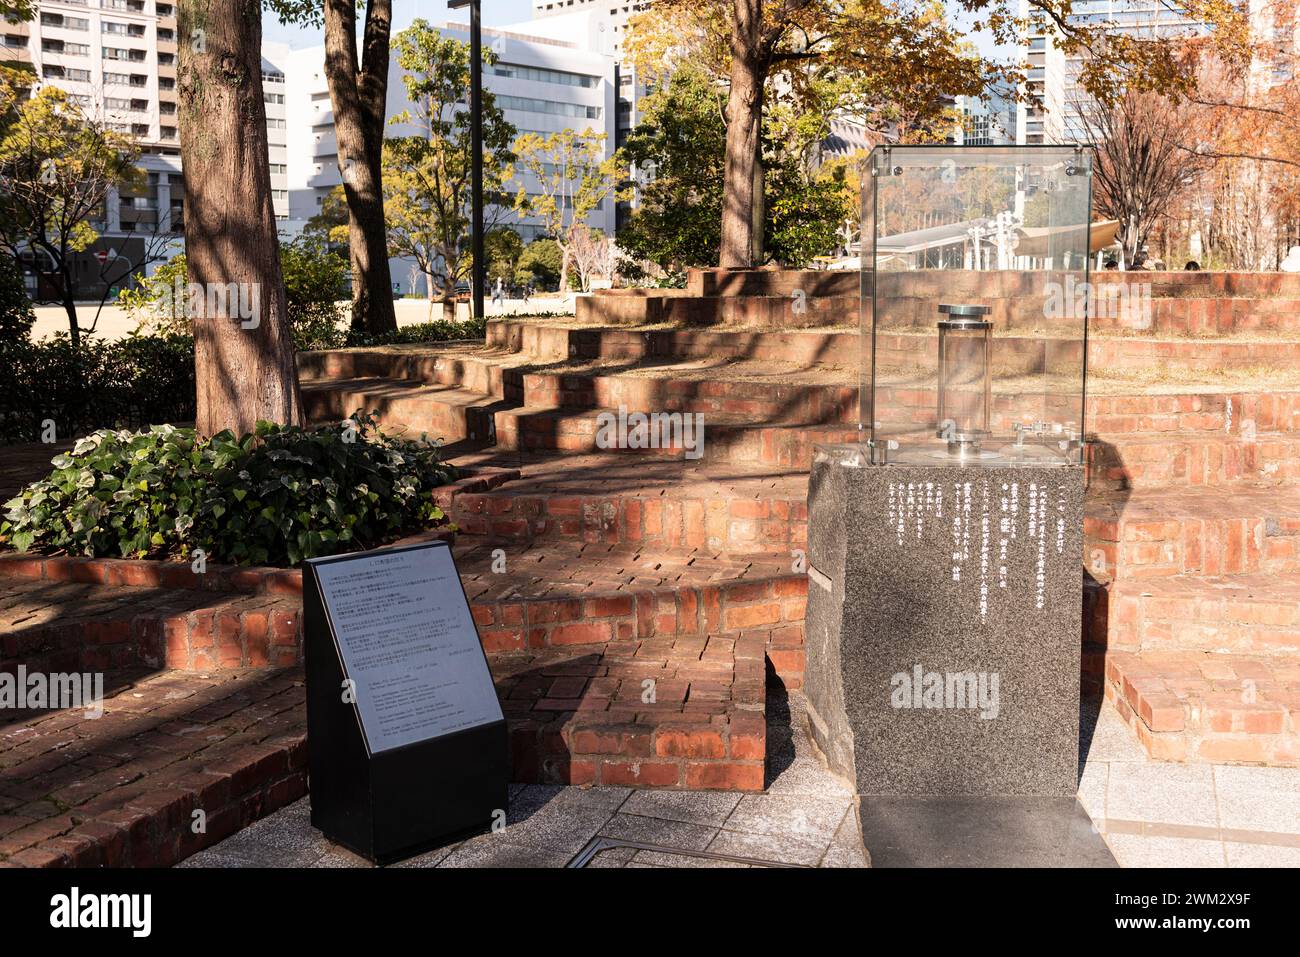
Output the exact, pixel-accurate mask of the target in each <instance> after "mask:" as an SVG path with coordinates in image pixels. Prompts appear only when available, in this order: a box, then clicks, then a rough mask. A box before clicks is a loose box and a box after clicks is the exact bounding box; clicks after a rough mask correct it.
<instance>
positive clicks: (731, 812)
mask: <svg viewBox="0 0 1300 957" xmlns="http://www.w3.org/2000/svg"><path fill="white" fill-rule="evenodd" d="M781 707H782V705H781V703H779V702H773V703H772V707H770V708H769V714H770V715H771V717H772V719H773V721H772V725H771V726H769V732H768V733H769V764H768V782H767V783H768V787H767V792H766V793H765V794H757V795H740V794H733V793H723V792H710V791H647V790H632V789H627V788H611V787H599V788H590V789H582V788H574V787H569V788H565V787H548V786H542V785H512V786H511V789H510V808H509V811H508V823H507V826H506V827H505V829H504V830H503V831H501V832H499V833H496V834H483V835H479V836H476V837H473V838H471V839H469V840H466V841H463V842H461V843H458V844H453V845H449V846H447V847H444V848H440V849H438V850H436V851H431V852H429V853H427V854H424V855H421V856H419V857H416V858H413V859H411V860H409V861H405V862H403V863H402V864H401V865H399V866H402V867H562V866H564V865H565V864H566V863H567V862H568V861H570V860H571V859H572V858H573V857H574V855H576V854H577V853H578V852H579V851H580V850H582V849H583V848H584V847H585V846H586V845H587V844H588V842H589V841H591V840H592V839H593V838H595V837H598V836H599V837H606V838H614V839H619V838H622V839H626V840H634V841H641V842H645V843H654V844H660V845H664V846H669V847H674V848H679V849H682V850H697V851H708V852H711V853H716V854H723V855H728V856H732V857H744V858H753V859H757V860H762V861H772V862H779V863H784V864H795V865H803V866H816V867H864V866H868V861H867V858H866V855H865V854H864V853H863V850H862V847H861V839H860V837H859V835H858V829H857V820H856V814H855V813H853V797H852V794H851V792H850V790H849V788H848V787H847V786H846V785H844V784H843V783H842V782H840V781H839V780H838V779H837V778H835V777H834V776H833V775H831V774H830V773H829V772H828V771H826V769H825V768H824V767H823V766H822V765H821V764H820V762H819V761H818V758H817V757H816V755H815V754H814V753H813V752H812V749H811V747H810V745H809V744H808V741H807V737H806V734H805V732H804V730H803V728H804V722H805V720H806V719H805V718H804V716H803V712H802V699H801V698H800V697H799V695H798V694H792V695H791V696H790V700H789V712H788V714H789V723H788V724H786V723H785V721H784V718H783V715H782V712H781V711H780V710H778V709H780V708H781ZM1082 742H1083V746H1084V748H1085V749H1086V757H1085V761H1084V764H1083V769H1082V774H1081V778H1080V782H1079V799H1080V802H1081V803H1082V804H1083V807H1084V809H1085V810H1086V811H1087V812H1088V814H1089V816H1090V817H1091V818H1092V820H1093V824H1094V826H1096V827H1097V829H1098V830H1099V831H1100V833H1101V835H1102V837H1103V839H1104V840H1105V841H1106V843H1107V845H1108V846H1109V847H1110V849H1111V851H1112V852H1113V853H1114V855H1115V858H1116V860H1117V861H1118V863H1119V864H1120V865H1121V866H1122V867H1154V866H1160V867H1182V866H1187V867H1297V866H1300V769H1295V768H1256V767H1235V766H1228V765H1183V764H1172V763H1166V762H1158V761H1153V760H1151V759H1150V758H1149V757H1148V756H1147V754H1146V752H1145V751H1144V750H1143V749H1142V746H1141V745H1140V744H1138V742H1137V741H1136V740H1135V739H1134V738H1133V736H1132V733H1131V732H1130V731H1129V730H1128V728H1126V727H1125V726H1124V723H1123V721H1122V720H1121V719H1120V717H1119V715H1118V714H1116V713H1115V711H1114V710H1113V709H1112V708H1111V707H1110V706H1109V705H1106V706H1103V707H1101V708H1100V710H1098V706H1097V704H1096V703H1095V702H1094V703H1091V704H1085V707H1084V714H1083V733H1082ZM308 808H309V805H308V801H307V799H305V798H304V799H303V800H301V801H299V802H297V803H296V804H294V805H292V806H290V807H288V808H286V809H284V810H282V811H280V812H278V813H276V814H273V815H271V816H270V817H268V818H265V819H263V820H262V821H259V822H258V823H257V824H255V825H253V826H252V827H250V828H247V829H246V830H244V831H241V832H240V833H238V834H235V835H234V836H232V837H230V838H228V839H226V840H225V841H223V842H222V843H220V844H218V845H217V846H215V847H213V848H210V849H208V850H206V851H203V852H201V853H199V854H197V855H195V856H193V857H191V858H189V859H188V860H186V861H185V862H183V863H182V864H181V865H180V866H182V867H364V866H368V864H367V863H366V862H365V861H363V860H362V859H360V858H358V857H356V856H355V855H353V854H351V853H349V852H348V851H346V850H344V849H342V848H340V847H338V846H336V845H334V844H331V843H330V842H329V841H327V840H325V838H324V837H322V836H321V834H320V833H319V832H318V831H316V830H314V829H313V828H312V827H311V824H310V821H309V810H308ZM588 866H590V867H679V866H683V867H718V866H723V867H735V866H748V865H744V864H735V863H732V862H729V861H720V860H713V859H707V858H699V857H690V856H685V855H669V854H664V853H658V852H651V851H645V850H634V849H630V848H617V847H616V848H611V849H609V850H605V851H602V852H600V853H598V854H597V855H596V856H595V857H594V859H593V860H592V861H591V862H590V864H589V865H588Z"/></svg>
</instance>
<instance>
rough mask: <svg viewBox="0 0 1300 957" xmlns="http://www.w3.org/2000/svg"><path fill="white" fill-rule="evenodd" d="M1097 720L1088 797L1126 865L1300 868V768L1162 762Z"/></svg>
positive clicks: (1110, 718)
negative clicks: (1153, 758) (1155, 759)
mask: <svg viewBox="0 0 1300 957" xmlns="http://www.w3.org/2000/svg"><path fill="white" fill-rule="evenodd" d="M1088 717H1089V715H1088V714H1087V713H1086V712H1085V721H1087V718H1088ZM1094 717H1095V723H1085V727H1084V733H1083V736H1082V737H1083V741H1084V746H1085V747H1086V748H1087V759H1086V762H1085V764H1084V770H1083V775H1082V778H1081V780H1080V782H1079V800H1080V801H1081V803H1082V804H1083V806H1084V809H1085V810H1086V811H1087V812H1088V814H1089V816H1090V817H1091V818H1092V821H1093V824H1094V826H1096V827H1097V829H1098V830H1099V831H1100V832H1101V834H1102V837H1103V838H1104V839H1105V841H1106V844H1107V845H1108V846H1109V847H1110V849H1111V852H1112V853H1113V854H1114V855H1115V859H1116V860H1117V861H1118V862H1119V864H1120V866H1121V867H1300V768H1265V767H1244V766H1238V765H1225V764H1174V763H1171V762H1166V761H1154V760H1152V759H1151V758H1150V757H1148V756H1147V753H1146V751H1145V749H1143V747H1142V745H1141V744H1139V743H1138V741H1137V740H1136V739H1135V738H1134V737H1133V733H1132V732H1131V731H1130V730H1129V729H1128V728H1127V727H1126V726H1125V725H1124V722H1123V720H1122V719H1121V718H1120V716H1119V715H1118V714H1117V713H1116V712H1115V710H1114V708H1112V707H1111V706H1110V705H1104V706H1103V707H1102V708H1101V711H1100V713H1096V714H1095V715H1094Z"/></svg>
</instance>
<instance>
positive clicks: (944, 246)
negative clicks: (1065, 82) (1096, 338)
mask: <svg viewBox="0 0 1300 957" xmlns="http://www.w3.org/2000/svg"><path fill="white" fill-rule="evenodd" d="M867 173H868V175H866V176H864V177H863V188H862V232H861V243H862V245H861V259H862V312H861V331H862V347H863V358H862V388H861V408H860V416H861V418H860V422H859V425H860V428H861V429H862V431H863V434H864V436H866V438H867V440H868V445H869V448H870V454H871V460H872V462H874V463H875V464H879V465H905V464H914V465H929V466H933V465H944V464H948V465H953V466H1015V465H1037V466H1042V465H1063V466H1064V465H1079V464H1081V463H1082V461H1083V427H1084V423H1083V411H1084V380H1085V375H1086V368H1085V367H1086V354H1087V353H1086V347H1087V328H1088V320H1087V316H1088V296H1089V285H1088V276H1089V267H1090V262H1091V260H1092V258H1093V256H1094V255H1095V254H1096V253H1097V250H1095V249H1093V248H1092V245H1091V243H1092V241H1093V237H1091V235H1090V230H1089V222H1090V218H1091V205H1092V195H1091V185H1092V153H1091V152H1090V151H1089V150H1087V149H1084V148H1082V147H1075V146H987V147H979V146H975V147H971V146H893V147H877V148H876V149H875V150H873V151H872V153H871V156H870V158H869V160H868V169H867Z"/></svg>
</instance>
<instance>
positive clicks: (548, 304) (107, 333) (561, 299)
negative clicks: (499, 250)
mask: <svg viewBox="0 0 1300 957" xmlns="http://www.w3.org/2000/svg"><path fill="white" fill-rule="evenodd" d="M573 302H574V297H573V296H572V295H569V296H550V295H547V296H533V297H531V298H529V299H527V300H523V299H507V300H505V301H504V302H498V303H494V302H493V301H492V299H491V296H490V295H489V297H488V299H487V301H486V302H485V303H484V311H485V312H486V313H487V315H488V317H489V318H493V317H496V316H521V315H523V316H527V315H558V316H564V315H568V316H571V315H573V308H574V306H573ZM393 308H394V310H395V311H396V313H397V325H398V327H399V328H400V327H401V326H411V325H415V324H417V323H421V322H429V321H430V320H431V319H441V318H443V309H442V304H441V303H433V304H430V303H429V301H428V300H427V299H397V300H394V301H393ZM469 310H470V305H469V303H468V302H462V303H458V304H457V308H456V316H457V318H458V319H462V320H463V319H467V318H469ZM33 311H34V312H35V313H36V324H35V325H34V326H33V327H32V338H33V339H46V338H48V337H50V336H52V335H54V334H55V333H57V332H67V331H68V314H67V313H66V312H64V310H63V307H62V306H36V307H35V309H34V310H33ZM96 313H98V314H99V321H98V323H97V324H96V325H95V336H96V337H97V338H100V339H104V340H115V339H124V338H126V337H127V336H128V335H130V334H131V332H132V331H133V330H134V329H135V328H136V321H135V320H134V319H133V318H131V317H130V316H129V315H128V314H127V312H126V310H125V309H120V308H118V307H117V306H115V305H112V304H105V306H104V308H103V309H102V310H101V309H100V308H99V304H98V303H83V304H81V305H79V306H78V307H77V321H78V322H79V323H80V324H81V326H82V327H83V328H86V327H89V326H90V325H91V324H92V323H94V322H95V315H96Z"/></svg>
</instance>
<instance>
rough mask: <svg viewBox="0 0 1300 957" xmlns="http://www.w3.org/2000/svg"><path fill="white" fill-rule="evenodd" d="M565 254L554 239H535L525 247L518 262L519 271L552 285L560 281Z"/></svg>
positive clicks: (537, 280)
mask: <svg viewBox="0 0 1300 957" xmlns="http://www.w3.org/2000/svg"><path fill="white" fill-rule="evenodd" d="M563 260H564V254H563V253H562V252H561V251H560V244H559V243H557V242H556V241H555V240H554V239H534V240H533V241H532V242H531V243H529V244H528V245H527V246H525V247H524V251H523V252H522V253H521V254H520V255H519V261H518V263H517V264H516V270H517V273H519V272H523V273H527V274H528V275H529V276H530V277H531V278H532V279H534V280H535V281H536V282H538V283H540V284H542V285H545V286H550V285H554V284H555V283H558V282H559V281H560V268H561V266H562V265H563Z"/></svg>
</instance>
